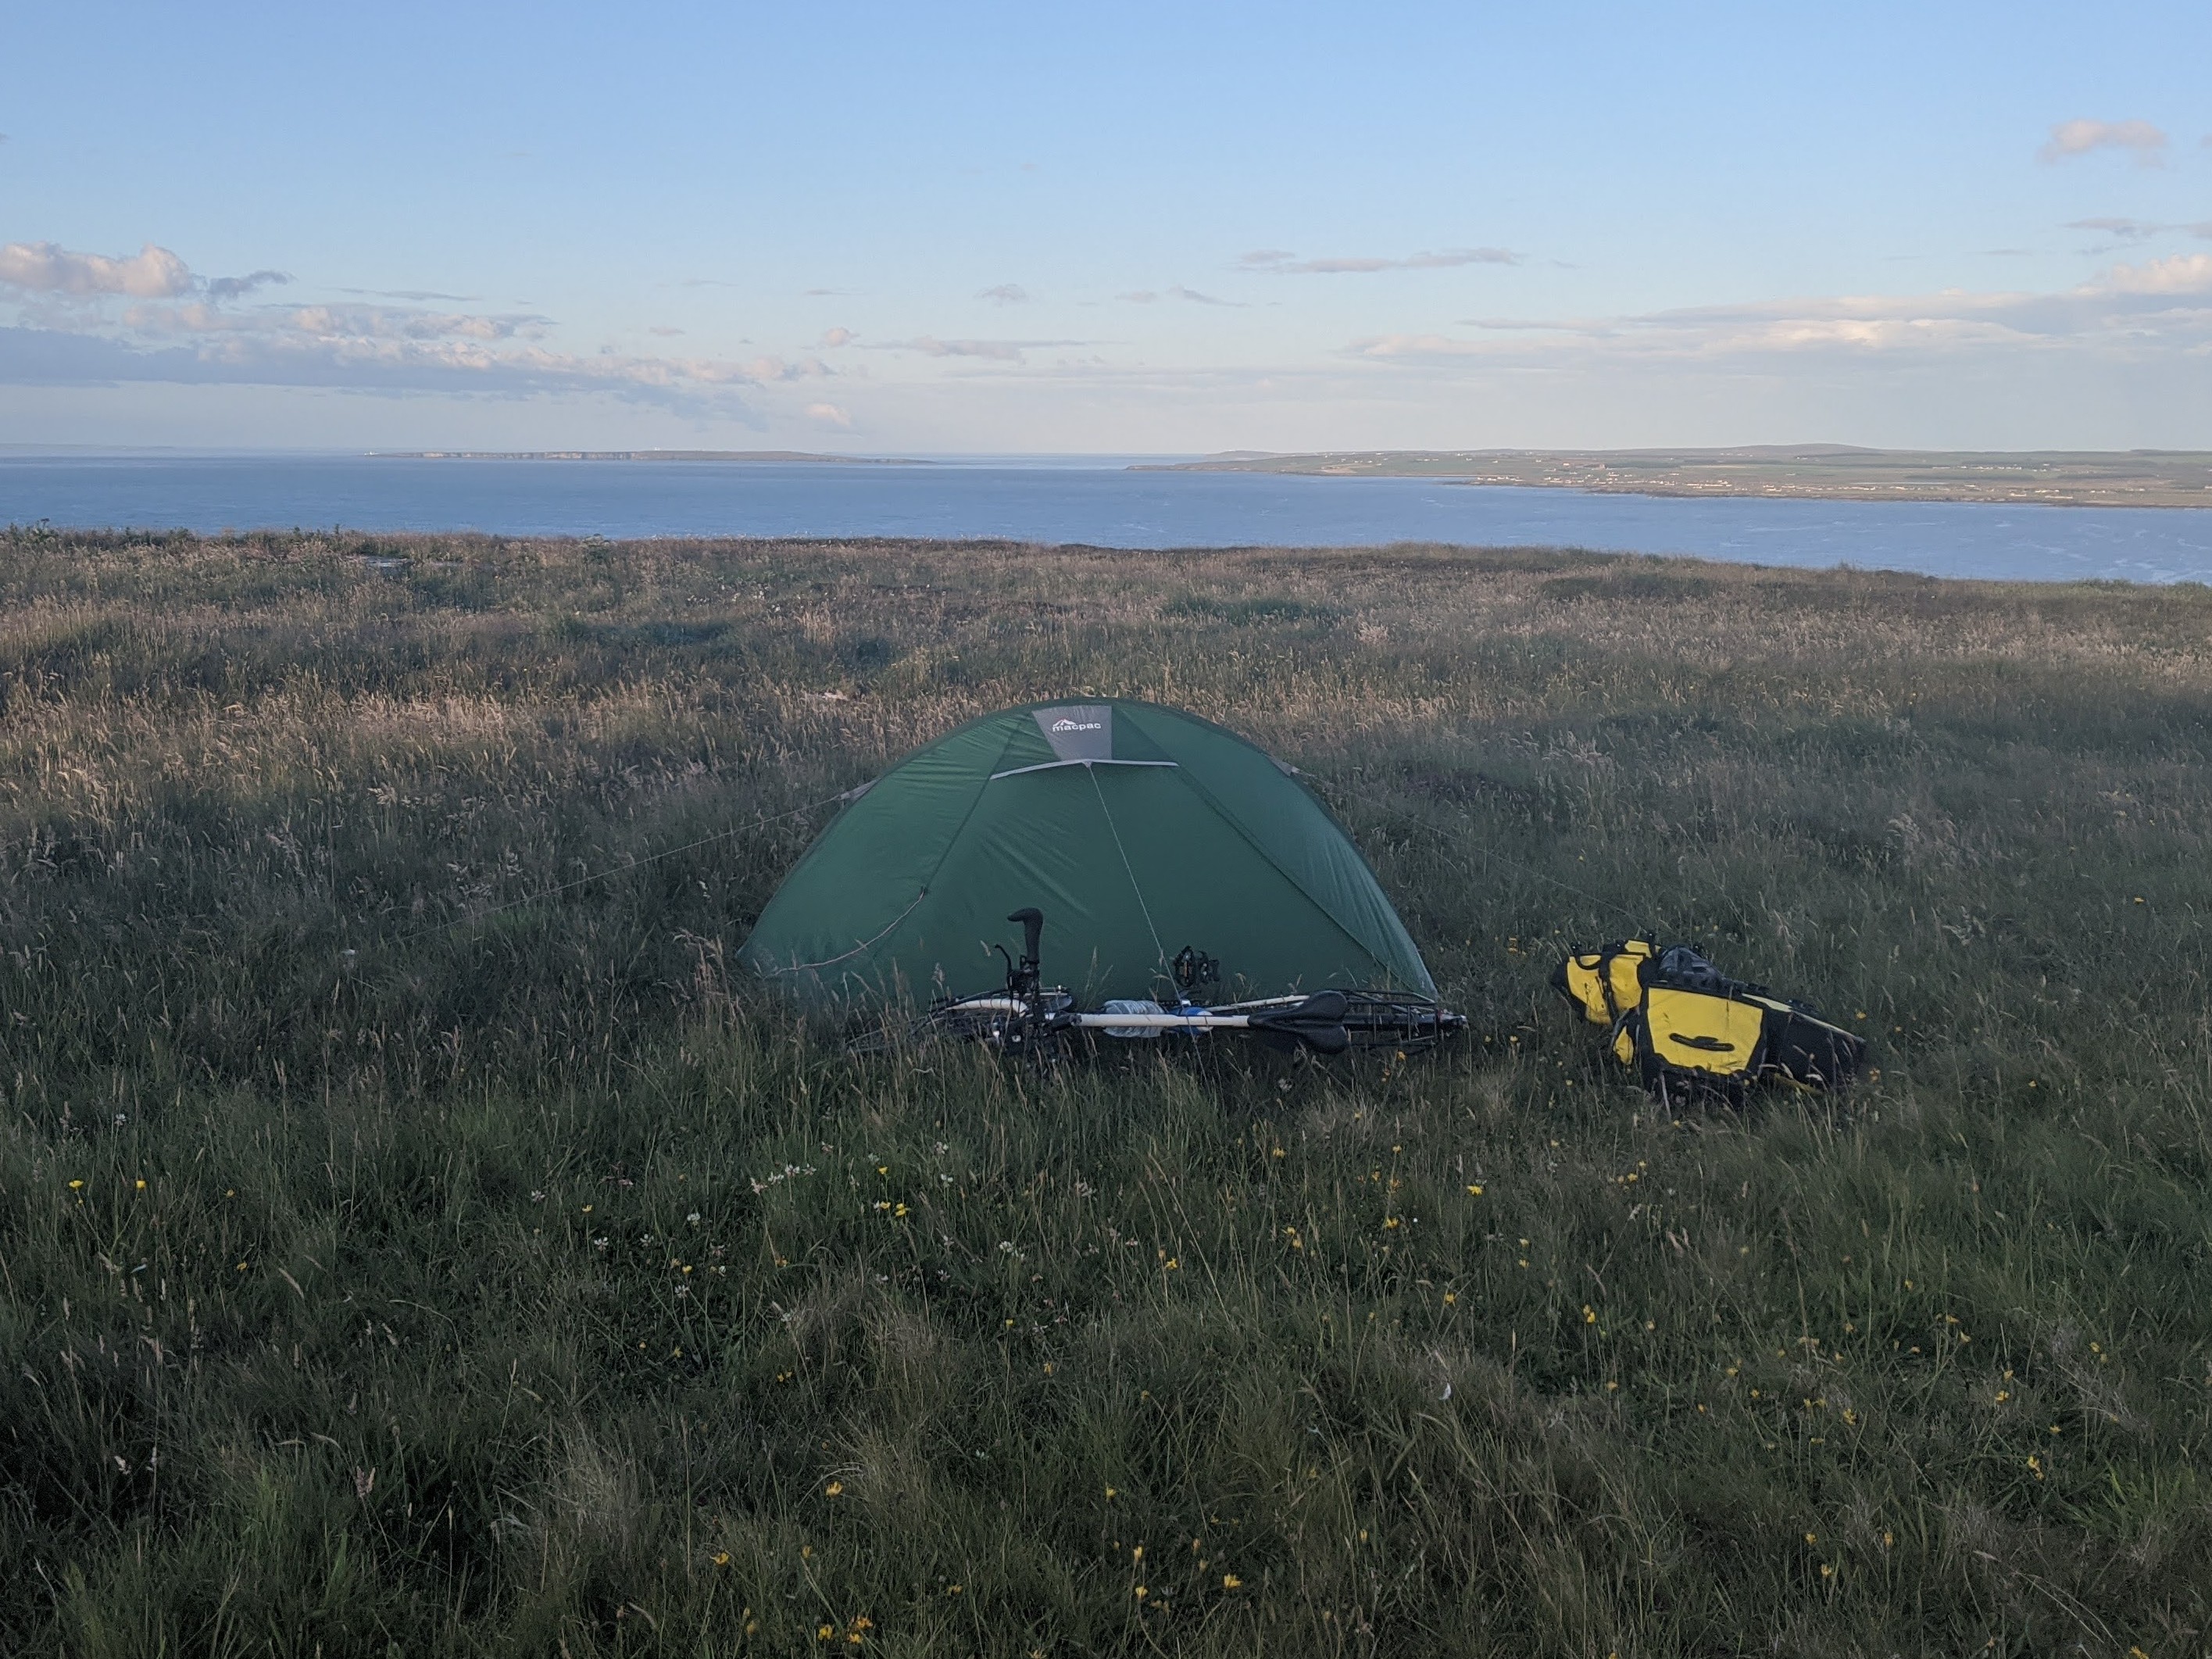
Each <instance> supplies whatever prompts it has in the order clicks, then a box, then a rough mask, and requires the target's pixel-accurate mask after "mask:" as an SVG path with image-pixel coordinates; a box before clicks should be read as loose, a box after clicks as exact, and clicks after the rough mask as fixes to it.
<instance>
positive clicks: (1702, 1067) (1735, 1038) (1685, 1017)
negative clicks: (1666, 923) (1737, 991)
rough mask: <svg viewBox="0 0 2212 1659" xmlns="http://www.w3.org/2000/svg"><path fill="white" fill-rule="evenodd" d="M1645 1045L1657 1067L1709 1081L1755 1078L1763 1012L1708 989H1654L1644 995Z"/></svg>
mask: <svg viewBox="0 0 2212 1659" xmlns="http://www.w3.org/2000/svg"><path fill="white" fill-rule="evenodd" d="M1643 1033H1644V1045H1645V1047H1646V1048H1647V1049H1648V1051H1649V1052H1650V1054H1652V1055H1653V1056H1654V1057H1656V1059H1657V1060H1659V1061H1660V1063H1661V1064H1662V1065H1666V1066H1673V1067H1674V1069H1675V1070H1677V1071H1681V1072H1701V1073H1705V1075H1706V1076H1708V1077H1713V1078H1744V1079H1749V1078H1753V1077H1755V1076H1757V1075H1758V1073H1759V1061H1760V1060H1762V1059H1763V1058H1764V1056H1763V1055H1762V1054H1761V1053H1760V1052H1759V1039H1760V1038H1761V1037H1763V1036H1765V1034H1766V1010H1765V1009H1764V1008H1761V1007H1759V1006H1758V1005H1756V1004H1755V1003H1752V1002H1749V1001H1743V1002H1739V1001H1738V1000H1736V999H1735V998H1734V997H1732V996H1729V995H1726V994H1721V993H1717V992H1713V991H1703V990H1691V989H1687V988H1685V987H1679V986H1673V985H1655V986H1653V987H1651V988H1650V990H1648V991H1646V992H1645V993H1644V1019H1643Z"/></svg>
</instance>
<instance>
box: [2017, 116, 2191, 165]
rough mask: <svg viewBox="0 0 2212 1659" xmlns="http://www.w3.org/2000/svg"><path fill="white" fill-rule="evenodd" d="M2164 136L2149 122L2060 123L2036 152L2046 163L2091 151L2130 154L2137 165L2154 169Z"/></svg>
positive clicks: (2163, 146) (2164, 147) (2159, 155)
mask: <svg viewBox="0 0 2212 1659" xmlns="http://www.w3.org/2000/svg"><path fill="white" fill-rule="evenodd" d="M2100 149H2124V150H2132V151H2133V152H2134V153H2135V158H2136V161H2137V162H2139V163H2141V164H2142V165H2143V166H2146V167H2150V166H2154V165H2156V164H2157V162H2158V161H2160V159H2161V158H2162V157H2163V156H2164V155H2165V154H2166V134H2165V133H2164V132H2162V131H2160V130H2159V129H2158V128H2156V127H2154V126H2153V125H2151V124H2150V123H2149V122H2148V121H2091V120H2087V119H2077V120H2072V121H2061V122H2060V123H2058V125H2056V126H2054V127H2053V128H2051V137H2050V138H2049V139H2048V140H2047V141H2046V142H2045V144H2044V146H2043V148H2042V149H2040V150H2039V151H2037V152H2036V154H2037V155H2038V156H2039V158H2040V159H2041V160H2043V161H2065V160H2066V159H2067V158H2068V157H2069V156H2074V155H2088V154H2089V153H2090V152H2091V151H2092V150H2100Z"/></svg>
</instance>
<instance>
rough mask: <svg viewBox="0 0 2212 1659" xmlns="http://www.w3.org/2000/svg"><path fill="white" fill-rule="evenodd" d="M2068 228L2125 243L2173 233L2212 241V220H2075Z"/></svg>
mask: <svg viewBox="0 0 2212 1659" xmlns="http://www.w3.org/2000/svg"><path fill="white" fill-rule="evenodd" d="M2066 228H2067V229H2069V230H2094V231H2101V232H2103V233H2104V234H2106V235H2107V236H2116V237H2118V239H2119V240H2121V241H2124V242H2140V241H2144V240H2148V239H2149V238H2151V237H2153V236H2163V235H2166V234H2168V233H2170V232H2172V231H2180V232H2181V233H2183V234H2185V235H2189V236H2196V237H2199V238H2202V239H2203V240H2206V241H2212V219H2198V220H2195V221H2193V222H2187V223H2181V224H2167V223H2164V222H2160V221H2159V220H2155V219H2074V220H2069V222H2068V223H2067V226H2066Z"/></svg>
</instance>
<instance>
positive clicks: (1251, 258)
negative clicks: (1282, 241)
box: [1237, 247, 1521, 276]
mask: <svg viewBox="0 0 2212 1659" xmlns="http://www.w3.org/2000/svg"><path fill="white" fill-rule="evenodd" d="M1237 263H1238V264H1241V265H1243V267H1244V268H1245V269H1246V270H1264V271H1266V272H1267V274H1268V275H1270V276H1346V275H1358V274H1364V273H1366V272H1369V271H1376V270H1453V269H1455V268H1457V267H1459V266H1461V265H1517V264H1520V263H1521V256H1520V255H1519V254H1517V253H1516V252H1513V250H1512V249H1510V248H1504V247H1455V248H1445V249H1443V250H1442V251H1441V252H1434V253H1410V254H1407V256H1406V257H1405V258H1398V259H1385V258H1372V257H1364V256H1362V257H1352V258H1328V259H1301V258H1298V257H1297V255H1296V254H1294V253H1290V252H1285V251H1284V250H1283V249H1281V248H1274V247H1270V248H1261V249H1258V250H1256V251H1255V252H1251V253H1248V254H1246V255H1245V256H1244V257H1243V258H1242V259H1240V260H1239V261H1238V262H1237Z"/></svg>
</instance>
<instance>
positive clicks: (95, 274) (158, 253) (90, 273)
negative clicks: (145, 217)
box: [0, 242, 192, 300]
mask: <svg viewBox="0 0 2212 1659" xmlns="http://www.w3.org/2000/svg"><path fill="white" fill-rule="evenodd" d="M0 283H4V284H6V285H7V286H9V287H10V288H18V289H24V290H26V291H27V292H29V293H33V294H63V295H72V296H80V295H82V296H90V295H105V294H123V295H130V296H131V298H133V299H140V300H155V299H167V298H170V297H173V296H174V295H179V294H186V293H190V292H191V287H192V273H191V268H190V267H189V266H187V265H186V264H185V262H184V261H183V260H182V259H179V258H178V257H177V256H176V255H175V254H173V253H172V252H169V250H168V249H167V248H165V247H156V246H154V244H153V243H151V242H149V243H147V244H146V245H145V246H143V247H142V248H140V249H139V250H138V252H137V253H135V254H132V255H131V256H129V257H128V258H112V259H111V258H108V257H107V256H106V254H101V253H73V252H70V250H69V249H67V248H65V247H64V246H61V245H60V244H59V243H58V242H9V243H8V244H7V245H6V246H0Z"/></svg>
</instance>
